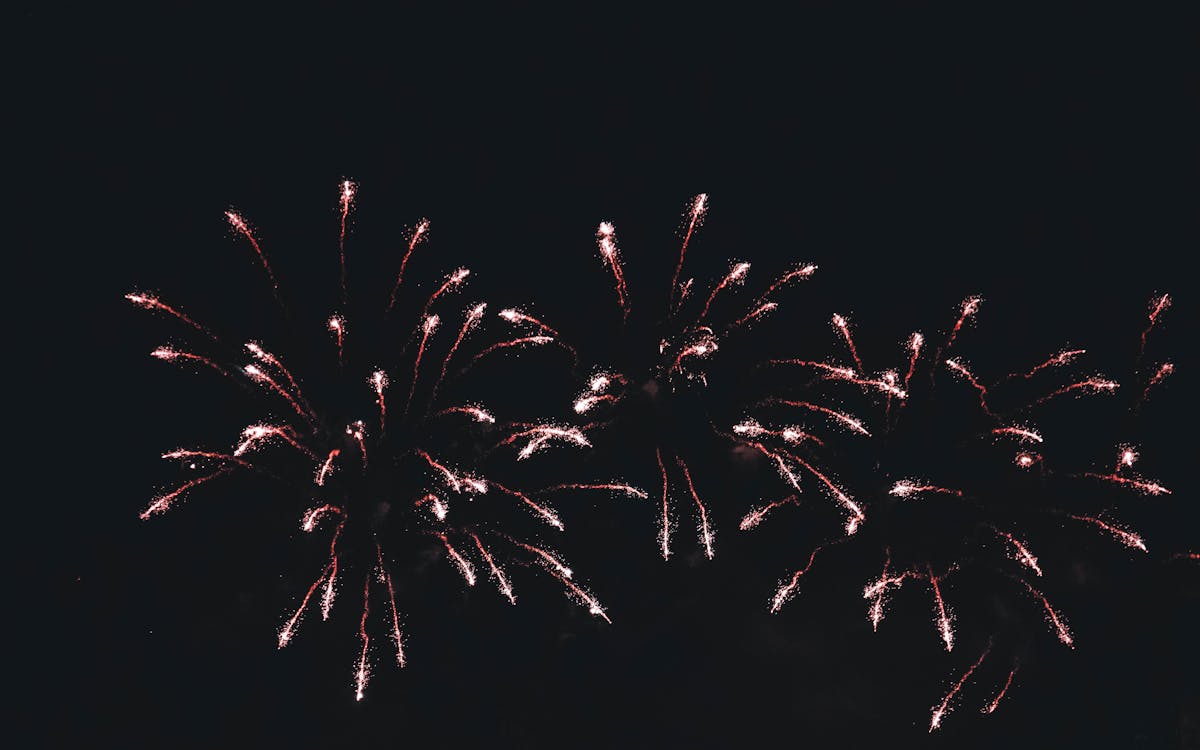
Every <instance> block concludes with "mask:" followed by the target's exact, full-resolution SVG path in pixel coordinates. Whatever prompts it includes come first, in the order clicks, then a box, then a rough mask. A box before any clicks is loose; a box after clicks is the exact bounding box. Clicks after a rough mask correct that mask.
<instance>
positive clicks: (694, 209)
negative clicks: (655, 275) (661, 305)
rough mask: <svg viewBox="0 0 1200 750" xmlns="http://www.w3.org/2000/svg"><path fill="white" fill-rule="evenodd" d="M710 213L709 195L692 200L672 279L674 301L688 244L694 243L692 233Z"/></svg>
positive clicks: (700, 195) (704, 194)
mask: <svg viewBox="0 0 1200 750" xmlns="http://www.w3.org/2000/svg"><path fill="white" fill-rule="evenodd" d="M707 212H708V194H707V193H700V194H699V195H697V196H696V197H695V198H693V199H692V205H691V206H690V208H689V209H688V226H687V232H686V233H685V234H684V235H683V244H682V245H680V246H679V262H678V263H676V264H675V275H674V276H672V277H671V298H672V299H674V297H675V294H676V288H677V287H678V286H679V274H680V273H681V272H682V271H683V258H684V256H685V255H687V249H688V243H689V242H691V241H692V233H693V232H695V231H696V229H697V228H698V227H699V226H700V225H701V224H703V223H704V215H705V213H707Z"/></svg>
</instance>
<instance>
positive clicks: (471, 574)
mask: <svg viewBox="0 0 1200 750" xmlns="http://www.w3.org/2000/svg"><path fill="white" fill-rule="evenodd" d="M436 536H437V538H438V539H441V540H442V544H443V545H445V547H446V554H448V555H449V556H450V559H451V560H453V561H454V564H455V565H456V566H457V567H458V572H459V573H462V577H463V579H464V580H466V582H467V585H468V586H474V585H475V567H474V566H473V565H471V561H470V560H468V559H467V558H465V557H463V556H462V555H460V554H459V553H458V550H456V549H454V546H453V545H452V544H450V539H449V538H448V537H447V536H446V535H445V534H442V533H440V532H438V533H437V534H436Z"/></svg>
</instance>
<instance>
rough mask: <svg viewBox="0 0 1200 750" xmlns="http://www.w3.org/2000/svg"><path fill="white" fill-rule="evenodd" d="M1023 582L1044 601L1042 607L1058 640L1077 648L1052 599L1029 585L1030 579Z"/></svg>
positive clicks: (1030, 591) (1022, 581)
mask: <svg viewBox="0 0 1200 750" xmlns="http://www.w3.org/2000/svg"><path fill="white" fill-rule="evenodd" d="M1019 580H1020V579H1019ZM1021 583H1023V584H1025V588H1027V589H1029V593H1031V594H1033V595H1034V596H1035V597H1037V599H1038V601H1040V602H1041V603H1042V608H1043V609H1045V610H1046V619H1048V620H1049V621H1050V623H1051V624H1052V625H1054V631H1055V633H1056V634H1057V635H1058V640H1059V641H1060V642H1061V643H1062V644H1063V645H1064V646H1068V647H1070V648H1075V640H1074V639H1073V638H1072V637H1071V631H1070V629H1069V628H1068V627H1067V623H1066V621H1064V620H1063V617H1062V615H1060V614H1059V613H1058V612H1056V611H1055V609H1054V607H1052V606H1051V605H1050V600H1048V599H1047V598H1046V596H1045V594H1043V593H1042V592H1040V591H1038V590H1037V589H1035V588H1034V587H1033V586H1031V585H1029V582H1028V581H1025V580H1021Z"/></svg>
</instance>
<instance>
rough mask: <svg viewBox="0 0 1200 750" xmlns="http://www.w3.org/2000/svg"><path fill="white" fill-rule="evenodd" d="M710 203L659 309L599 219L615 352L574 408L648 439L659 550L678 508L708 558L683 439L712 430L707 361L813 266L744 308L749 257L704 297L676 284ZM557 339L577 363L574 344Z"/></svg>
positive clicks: (518, 320)
mask: <svg viewBox="0 0 1200 750" xmlns="http://www.w3.org/2000/svg"><path fill="white" fill-rule="evenodd" d="M708 205H709V201H708V196H707V195H706V194H703V193H702V194H700V195H697V196H695V197H694V198H693V199H692V200H691V201H689V202H688V205H687V208H686V211H685V212H684V216H683V223H682V229H681V233H682V239H681V240H680V243H679V246H678V255H677V257H676V258H674V260H675V264H674V275H673V278H672V280H671V285H670V287H669V289H668V290H667V294H666V295H664V298H662V299H661V304H658V305H654V304H645V305H639V304H636V301H635V300H634V299H633V294H632V293H631V290H630V285H629V283H628V280H627V277H626V272H625V268H624V264H623V262H622V259H621V249H620V243H619V239H618V231H617V228H616V227H615V226H614V225H613V223H611V222H609V221H602V222H600V223H599V226H598V228H597V230H596V247H597V250H598V255H599V260H600V263H601V265H602V267H603V268H604V269H605V270H606V271H607V275H608V276H609V277H610V280H611V284H612V287H613V297H612V299H613V301H614V302H615V303H616V306H617V307H618V309H619V310H620V313H621V330H620V341H621V344H620V349H621V353H620V354H618V355H617V357H616V359H617V361H616V362H614V363H611V366H607V367H595V368H594V369H592V371H591V372H590V373H589V374H587V375H586V376H585V383H584V385H583V388H582V390H581V392H580V393H579V394H578V396H577V397H576V398H575V400H574V403H573V404H572V407H573V411H574V412H575V414H576V415H578V417H579V418H580V419H582V420H587V421H586V429H587V431H588V432H589V433H590V432H593V431H596V430H599V429H600V428H606V429H604V430H602V432H613V431H615V432H617V433H619V434H622V435H626V434H634V435H636V436H637V437H638V440H639V441H641V440H643V439H644V440H646V441H647V442H646V446H647V450H646V452H645V454H644V455H643V460H642V461H641V463H642V465H643V466H644V467H645V468H647V469H651V467H652V469H651V470H652V471H654V472H655V473H656V474H657V477H658V479H659V486H658V489H657V491H656V492H654V493H651V499H652V500H653V502H654V505H655V507H656V510H655V517H656V519H657V527H658V530H657V539H656V547H657V549H658V552H659V554H661V555H662V557H663V558H664V559H669V558H670V557H671V555H672V554H673V536H674V532H675V530H676V525H677V524H676V516H677V515H682V514H684V513H687V514H688V515H690V516H691V517H692V519H693V520H694V522H695V527H696V539H697V544H698V548H699V550H701V551H702V553H703V554H704V556H705V557H707V558H710V559H711V558H712V557H713V556H714V555H715V553H716V528H715V526H714V523H713V518H712V515H713V514H712V513H711V511H710V509H709V507H708V505H707V503H706V501H705V499H704V492H703V489H702V484H703V476H702V475H701V473H700V472H697V471H696V463H697V462H696V460H695V459H689V458H686V457H685V455H684V453H686V452H687V449H686V448H685V444H686V443H688V442H690V441H691V440H694V439H695V436H697V435H716V434H717V433H716V432H715V430H714V429H713V426H712V424H711V422H710V421H709V417H708V409H707V408H706V406H705V399H704V397H703V393H704V391H705V389H706V387H707V385H708V373H707V367H708V364H709V363H710V362H711V361H712V359H713V358H714V356H716V355H717V353H718V352H719V351H720V350H721V348H722V346H724V344H725V342H726V340H727V338H728V337H730V336H734V335H738V334H740V333H743V332H744V331H745V330H746V329H748V328H750V327H752V326H753V324H754V323H755V322H756V321H757V320H759V319H761V318H763V317H765V316H767V315H769V314H771V313H772V312H773V311H775V310H776V309H777V308H778V303H777V302H775V301H774V300H773V297H774V296H775V295H776V293H777V292H778V291H780V290H781V289H782V288H784V287H785V286H787V285H789V284H792V283H795V282H799V281H802V280H804V279H807V278H809V277H811V276H812V275H813V274H814V273H815V272H816V266H814V265H809V264H801V265H798V266H796V267H794V268H793V269H792V270H790V271H789V272H787V273H786V274H784V275H783V276H782V277H780V278H778V279H776V280H775V281H774V282H773V283H771V284H770V285H769V287H768V288H767V289H766V290H765V291H763V292H762V293H761V294H760V295H759V296H758V297H756V298H753V300H752V301H751V302H750V303H749V304H747V303H746V301H745V300H744V299H739V298H738V295H737V294H736V292H737V291H738V289H739V288H740V287H742V286H744V285H745V283H746V281H747V278H748V276H749V273H750V263H747V262H743V261H735V262H733V263H731V264H730V266H729V268H728V270H727V271H726V272H724V273H723V274H722V275H721V277H720V278H719V279H717V280H716V281H715V282H714V283H713V284H712V285H711V288H710V289H708V291H707V292H703V293H702V292H701V291H699V289H698V288H697V287H698V285H697V284H696V283H695V281H694V280H693V279H687V280H681V274H682V273H683V268H684V261H685V258H686V256H687V252H688V249H689V247H691V246H693V245H694V241H695V239H696V237H697V234H698V231H699V229H700V227H701V225H702V224H703V222H704V218H705V216H706V214H707V211H708ZM500 315H501V317H503V318H504V319H505V320H507V321H508V322H510V323H512V324H514V325H516V326H520V327H523V328H524V329H525V331H526V333H527V334H529V335H531V336H546V337H551V338H553V339H554V340H555V341H556V342H560V343H561V335H560V334H559V332H558V331H557V330H555V329H554V328H552V327H551V326H549V325H547V324H546V323H544V322H543V321H541V320H538V319H536V318H533V317H532V316H529V315H527V314H525V313H522V312H520V311H517V310H505V311H502V312H501V313H500ZM562 345H563V346H564V347H565V348H567V349H568V351H569V352H570V353H571V355H572V358H573V360H574V361H576V362H578V361H579V355H578V353H577V351H576V348H575V347H570V346H568V345H566V344H562ZM647 473H650V472H649V471H648V472H647Z"/></svg>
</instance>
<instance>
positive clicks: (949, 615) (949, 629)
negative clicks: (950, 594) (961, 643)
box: [926, 565, 954, 651]
mask: <svg viewBox="0 0 1200 750" xmlns="http://www.w3.org/2000/svg"><path fill="white" fill-rule="evenodd" d="M926 569H927V570H928V571H929V588H930V590H931V591H932V592H933V602H934V605H935V609H936V617H935V619H934V622H935V624H936V625H937V629H938V634H939V635H940V636H941V637H942V643H944V644H946V650H947V651H952V650H954V613H953V612H951V611H950V608H949V607H947V606H946V601H945V599H943V598H942V588H941V586H940V585H939V582H940V581H941V580H942V578H941V577H938V576H936V575H934V574H933V566H932V565H929V566H926ZM943 577H944V576H943Z"/></svg>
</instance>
